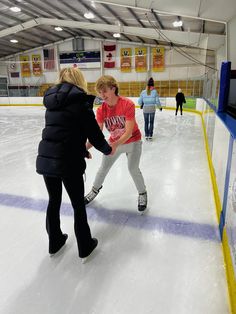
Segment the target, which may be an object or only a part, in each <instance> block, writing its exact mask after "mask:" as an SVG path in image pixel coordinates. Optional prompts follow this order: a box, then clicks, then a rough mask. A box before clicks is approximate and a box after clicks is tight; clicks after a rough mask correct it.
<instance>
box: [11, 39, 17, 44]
mask: <svg viewBox="0 0 236 314" xmlns="http://www.w3.org/2000/svg"><path fill="white" fill-rule="evenodd" d="M10 42H11V43H13V44H16V43H18V40H17V39H11V40H10Z"/></svg>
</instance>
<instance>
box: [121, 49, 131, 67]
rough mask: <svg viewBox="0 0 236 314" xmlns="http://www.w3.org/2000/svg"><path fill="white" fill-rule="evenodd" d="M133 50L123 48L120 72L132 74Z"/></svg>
mask: <svg viewBox="0 0 236 314" xmlns="http://www.w3.org/2000/svg"><path fill="white" fill-rule="evenodd" d="M131 57H132V49H131V48H121V49H120V70H121V72H131V66H132V63H131V62H132V59H131Z"/></svg>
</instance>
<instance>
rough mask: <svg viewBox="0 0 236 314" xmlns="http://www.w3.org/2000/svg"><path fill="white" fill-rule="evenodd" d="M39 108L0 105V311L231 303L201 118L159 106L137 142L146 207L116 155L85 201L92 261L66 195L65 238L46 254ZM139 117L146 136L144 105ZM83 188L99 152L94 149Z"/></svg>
mask: <svg viewBox="0 0 236 314" xmlns="http://www.w3.org/2000/svg"><path fill="white" fill-rule="evenodd" d="M44 113H45V111H44V108H43V107H0V178H1V180H0V213H1V222H0V237H1V250H0V271H1V279H0V313H1V314H227V313H230V311H229V301H228V292H227V282H226V275H225V268H224V260H223V252H222V248H221V243H220V238H219V232H218V225H217V219H216V211H215V204H214V197H213V189H212V186H211V180H210V172H209V168H208V161H207V155H206V151H205V146H204V135H203V129H202V124H201V118H200V116H198V115H197V114H194V113H186V112H184V114H183V116H177V117H175V115H174V111H171V110H163V111H162V112H159V111H157V114H156V120H155V130H154V139H153V141H152V142H150V141H149V142H146V141H145V140H144V141H143V154H142V158H141V165H140V168H141V171H142V173H143V175H144V179H145V183H146V186H147V191H148V209H149V210H148V212H147V213H146V214H145V215H143V216H140V215H139V214H138V211H137V192H136V189H135V186H134V183H133V181H132V179H131V177H130V176H129V173H128V170H127V164H126V157H125V156H122V157H121V158H120V159H119V160H118V161H117V162H116V163H115V165H114V166H113V168H112V169H111V171H110V173H109V174H108V176H107V178H106V180H105V183H104V185H103V189H102V190H101V192H100V193H99V195H98V196H97V198H96V200H95V201H94V202H93V203H91V205H89V206H88V207H87V212H88V217H89V222H90V227H91V231H92V235H93V236H94V237H96V238H98V240H99V245H98V248H97V250H96V252H95V254H94V255H93V257H92V258H91V259H90V260H89V261H88V262H87V263H86V264H82V263H81V260H80V259H79V258H78V252H77V245H76V241H75V236H74V231H73V216H72V209H71V206H70V202H69V199H68V197H67V195H66V193H65V191H64V196H63V206H62V209H61V213H62V215H61V222H62V230H63V232H65V233H68V235H69V240H68V243H67V245H66V246H65V248H64V249H63V251H62V252H61V254H59V255H58V256H57V257H56V256H55V257H53V258H50V257H49V255H48V239H47V234H46V230H45V210H46V206H47V200H48V196H47V192H46V189H45V186H44V182H43V178H42V176H40V175H38V174H37V173H36V172H35V158H36V154H37V145H38V142H39V140H40V138H41V131H42V128H43V125H44ZM137 121H138V124H139V126H140V128H141V130H142V133H143V117H142V111H141V110H139V109H137ZM91 153H92V155H93V159H91V160H88V161H87V170H86V182H85V186H86V191H87V192H88V191H89V190H90V188H91V186H92V183H93V179H94V177H95V174H96V171H97V169H98V167H99V164H100V160H101V157H102V156H101V154H100V153H99V152H97V151H95V150H94V149H92V150H91Z"/></svg>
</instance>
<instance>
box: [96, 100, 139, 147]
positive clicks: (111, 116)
mask: <svg viewBox="0 0 236 314" xmlns="http://www.w3.org/2000/svg"><path fill="white" fill-rule="evenodd" d="M96 119H97V122H98V123H104V125H105V127H106V128H107V130H108V131H109V132H110V138H109V141H110V142H111V143H113V142H115V141H117V140H118V139H119V138H120V137H121V136H122V135H123V134H124V133H125V122H126V121H130V120H135V106H134V103H133V102H132V101H131V100H130V99H128V98H125V97H121V96H119V98H118V102H117V104H116V105H115V106H114V107H109V105H108V104H107V103H106V102H103V103H102V105H101V106H100V107H99V108H98V109H97V112H96ZM140 139H141V132H140V130H139V128H138V125H137V122H136V120H135V124H134V128H133V132H132V136H131V137H130V138H129V139H128V140H127V141H126V142H125V143H124V144H128V143H131V142H136V141H139V140H140Z"/></svg>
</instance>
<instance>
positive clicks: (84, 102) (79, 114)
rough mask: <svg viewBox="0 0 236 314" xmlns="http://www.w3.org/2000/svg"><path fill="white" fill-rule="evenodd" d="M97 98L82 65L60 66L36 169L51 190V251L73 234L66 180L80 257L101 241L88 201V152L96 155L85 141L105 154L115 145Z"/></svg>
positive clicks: (48, 216)
mask: <svg viewBox="0 0 236 314" xmlns="http://www.w3.org/2000/svg"><path fill="white" fill-rule="evenodd" d="M94 98H95V96H92V95H88V94H87V83H86V81H85V79H84V76H83V74H82V72H81V71H80V70H79V69H77V68H66V69H63V70H61V72H60V76H59V80H58V84H57V85H55V86H54V87H51V88H50V89H48V90H47V91H46V93H45V95H44V99H43V103H44V106H45V107H46V114H45V128H44V129H43V131H42V140H41V141H40V143H39V147H38V156H37V160H36V171H37V172H38V173H39V174H42V175H43V177H44V181H45V184H46V188H47V191H48V194H49V203H48V207H47V214H46V230H47V233H48V236H49V253H50V254H51V255H52V254H55V253H57V252H58V251H59V250H60V249H61V248H62V247H63V246H64V244H65V243H66V240H67V238H68V235H67V234H63V233H62V231H61V227H60V206H61V198H62V184H63V185H64V187H65V189H66V191H67V193H68V195H69V197H70V200H71V204H72V207H73V209H74V230H75V235H76V239H77V244H78V250H79V257H81V258H86V257H88V256H89V255H90V254H91V252H92V251H93V250H94V249H95V247H96V246H97V243H98V241H97V239H95V238H92V236H91V232H90V228H89V225H88V222H87V214H86V210H85V204H84V181H83V174H84V172H85V168H86V162H85V158H91V155H90V153H89V152H88V151H87V150H86V145H85V144H86V141H87V139H88V140H89V142H90V143H92V145H93V146H94V147H95V148H96V149H98V150H99V151H100V152H102V153H104V154H105V155H109V154H110V153H111V152H112V148H111V147H110V145H109V144H108V143H107V141H106V140H105V138H104V135H103V133H102V131H101V130H100V128H99V126H98V124H97V122H96V119H95V115H94V113H93V109H92V107H93V100H94Z"/></svg>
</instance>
